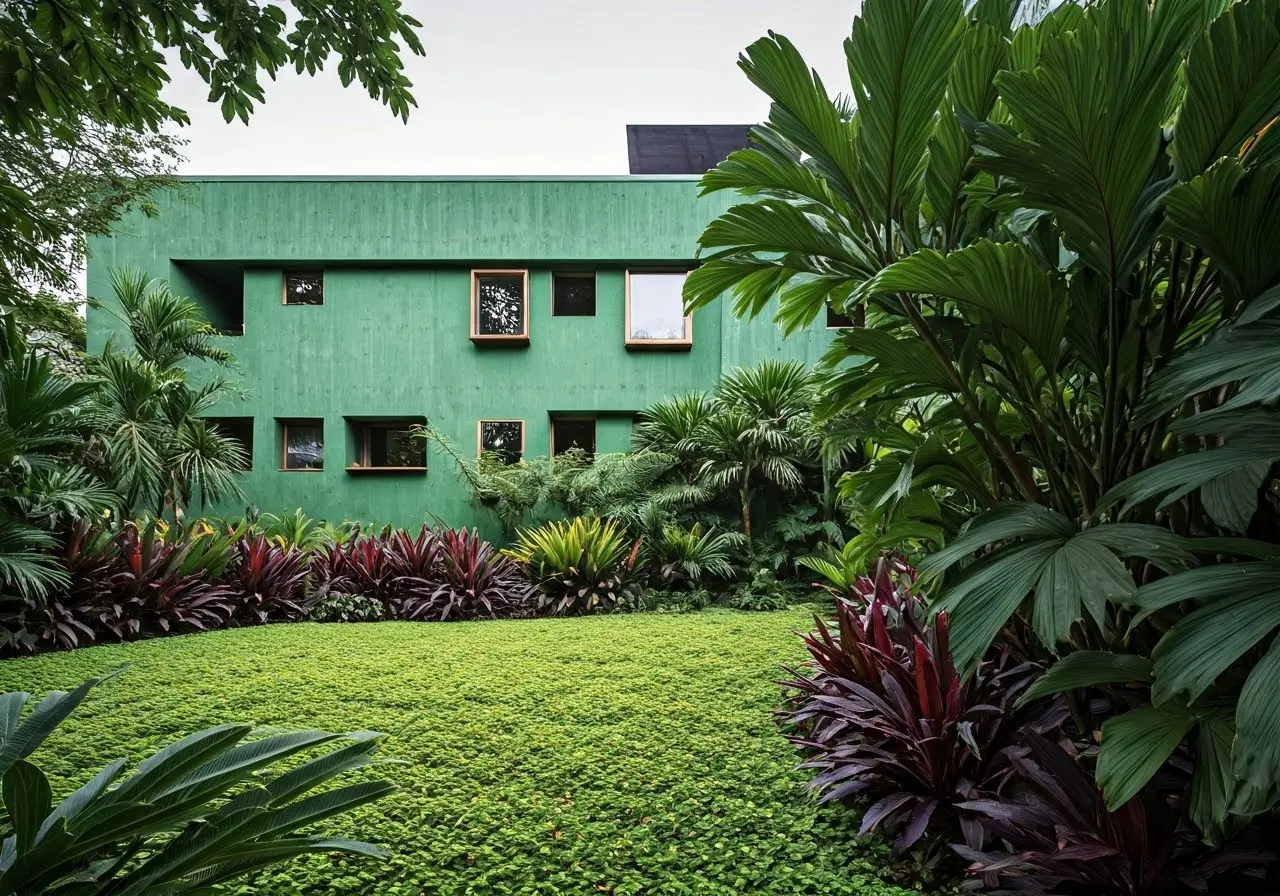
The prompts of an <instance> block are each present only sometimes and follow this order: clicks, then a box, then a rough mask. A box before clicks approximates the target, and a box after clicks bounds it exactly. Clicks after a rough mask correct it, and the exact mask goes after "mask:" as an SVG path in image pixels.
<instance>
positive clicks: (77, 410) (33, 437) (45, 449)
mask: <svg viewBox="0 0 1280 896" xmlns="http://www.w3.org/2000/svg"><path fill="white" fill-rule="evenodd" d="M0 327H2V329H0V596H4V597H15V596H16V597H19V598H24V599H29V600H30V599H39V598H41V597H43V596H44V595H46V594H48V593H49V591H51V590H52V589H53V588H55V587H57V586H58V585H61V584H63V583H65V581H66V573H65V572H64V571H63V570H62V569H61V568H60V567H59V566H58V565H57V563H56V562H55V560H54V558H53V557H52V556H51V555H49V554H47V553H45V551H46V549H48V548H51V547H54V546H55V545H56V539H55V537H54V533H55V532H56V531H57V530H58V529H59V528H60V527H61V526H62V525H63V524H64V523H65V522H66V521H67V520H68V519H70V518H73V517H77V516H89V515H97V514H99V513H101V512H102V511H103V510H104V509H105V508H107V507H110V506H111V505H113V504H114V503H115V496H114V495H113V494H112V493H111V492H110V491H109V490H108V489H106V488H105V487H103V486H102V484H101V483H99V482H97V481H95V480H94V479H93V478H92V477H91V476H90V475H89V473H88V472H87V471H85V470H84V468H82V467H80V466H79V465H78V464H77V463H76V462H75V458H76V457H77V456H78V455H79V453H80V451H81V448H82V446H83V439H82V436H81V427H82V415H83V411H84V407H85V403H86V400H87V399H88V397H89V395H90V393H91V392H92V390H93V387H92V385H91V384H89V383H84V382H73V381H71V380H68V379H66V378H64V377H61V376H58V375H57V374H55V373H54V372H53V369H52V367H51V361H50V358H49V357H48V356H47V355H44V354H42V353H40V352H39V351H38V350H37V349H36V348H35V347H33V346H32V345H30V344H28V342H27V339H26V337H25V336H24V334H23V333H21V332H20V331H19V329H18V327H17V325H16V323H15V321H14V319H13V317H12V316H10V315H6V316H4V318H3V321H2V323H0ZM11 592H13V593H11Z"/></svg>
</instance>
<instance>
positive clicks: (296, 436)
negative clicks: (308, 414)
mask: <svg viewBox="0 0 1280 896" xmlns="http://www.w3.org/2000/svg"><path fill="white" fill-rule="evenodd" d="M280 445H281V458H280V465H281V469H283V470H323V469H324V421H323V420H289V421H287V422H282V423H281V424H280Z"/></svg>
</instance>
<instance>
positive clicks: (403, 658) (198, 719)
mask: <svg viewBox="0 0 1280 896" xmlns="http://www.w3.org/2000/svg"><path fill="white" fill-rule="evenodd" d="M807 622H808V618H807V616H806V615H805V614H804V613H803V612H799V611H796V612H785V613H768V614H746V613H734V612H730V611H708V612H703V613H697V614H690V615H655V614H645V615H626V616H610V617H591V618H583V619H554V620H540V621H519V622H485V623H458V624H453V625H417V624H412V623H379V624H372V625H324V626H321V625H315V624H296V625H278V626H267V627H262V628H252V629H240V630H228V631H219V632H214V633H211V634H207V635H196V636H187V637H178V638H169V639H164V640H156V641H149V642H139V643H133V644H127V645H121V646H113V647H100V648H91V649H86V650H79V651H74V652H71V653H57V654H47V655H43V656H40V657H36V658H33V659H22V660H9V661H5V662H2V663H0V690H15V689H22V690H33V691H37V692H45V691H48V690H50V689H52V688H57V687H62V688H65V687H67V686H70V685H74V684H76V683H78V682H80V681H81V680H83V679H85V678H87V677H89V676H91V675H95V674H100V673H102V672H105V671H108V670H111V669H115V668H118V667H119V666H122V665H125V664H128V663H132V664H133V665H132V667H131V668H130V669H128V670H127V671H126V672H125V673H124V674H122V675H120V676H119V677H118V678H116V679H114V680H112V681H110V682H107V683H106V684H104V685H102V686H101V687H100V688H99V689H97V690H96V691H95V692H94V694H93V695H92V696H91V697H90V699H89V700H88V701H87V702H86V704H85V705H84V706H83V707H82V709H81V710H80V711H78V712H77V713H76V715H74V716H73V717H72V718H71V719H70V720H69V721H68V722H66V723H65V724H64V726H63V728H62V730H61V731H59V733H58V734H57V735H55V737H54V738H52V739H51V740H50V741H49V742H48V744H46V746H45V747H43V748H42V752H41V753H40V754H38V758H39V759H40V760H41V761H42V764H43V766H44V767H45V768H46V769H47V770H48V772H49V773H50V775H51V776H53V777H55V778H56V779H57V784H56V786H59V787H60V788H61V789H69V788H71V787H72V786H75V785H78V784H80V783H82V782H83V781H84V780H85V779H87V777H88V776H89V775H90V774H91V773H92V772H93V771H94V770H96V769H98V768H100V767H101V766H102V765H104V764H105V763H106V762H108V761H109V760H111V759H113V758H116V757H119V756H128V757H130V758H132V759H136V758H138V757H140V756H142V755H144V754H145V753H146V752H148V751H151V750H154V749H156V748H158V747H160V746H161V745H162V744H164V743H165V742H168V741H171V740H173V739H174V738H176V737H178V736H180V735H182V734H185V733H188V732H191V731H195V730H197V729H200V728H205V727H208V726H211V725H215V724H219V723H222V722H232V721H235V722H244V721H252V722H255V723H258V724H261V725H263V726H289V727H322V728H328V729H333V730H341V731H352V730H357V729H364V728H369V729H377V730H380V731H385V732H389V733H391V734H392V737H391V738H390V739H389V740H388V742H387V744H386V748H385V752H386V754H387V755H388V756H389V757H391V758H395V759H398V760H401V761H402V762H403V764H397V765H387V766H385V767H383V768H380V769H378V771H379V772H380V773H381V774H382V775H384V776H385V777H388V778H390V779H392V780H394V781H395V782H396V783H397V784H398V785H399V786H400V788H401V790H400V791H399V792H398V793H396V794H394V795H392V796H390V797H388V798H386V799H385V800H383V801H382V802H380V803H377V804H374V805H371V806H368V807H365V808H364V809H362V810H360V811H358V812H356V813H354V814H353V815H352V816H351V817H349V818H343V819H339V820H338V821H337V822H336V823H331V824H332V825H333V826H334V827H335V830H334V833H335V834H346V835H351V836H358V837H360V838H362V839H365V840H369V841H372V842H374V843H377V844H379V845H382V846H384V847H386V848H387V849H389V850H391V851H392V852H393V853H394V855H393V857H392V858H391V859H390V860H389V861H387V862H385V863H379V862H377V861H373V860H367V861H366V860H351V859H345V858H344V859H336V858H329V857H325V856H321V857H313V858H311V859H307V860H304V861H301V862H298V863H295V864H293V865H289V866H286V867H284V868H283V869H280V870H276V871H272V872H270V873H267V874H264V875H263V876H261V877H259V878H258V879H256V880H253V881H251V882H250V883H248V884H245V885H244V886H243V887H241V889H240V892H242V893H255V894H285V893H289V894H293V893H299V892H305V893H369V894H373V893H377V894H402V896H408V894H414V896H417V894H441V896H446V894H448V896H454V894H457V896H461V894H593V896H595V894H602V893H603V894H610V893H611V894H619V896H621V894H642V893H643V894H650V893H654V894H697V896H717V894H725V896H728V894H735V896H736V894H745V893H752V894H778V896H783V894H785V896H800V894H831V896H838V894H859V896H890V894H902V893H905V891H902V890H898V889H896V888H894V887H891V886H889V885H887V884H885V883H883V882H882V881H881V880H880V879H879V878H878V877H877V872H878V871H879V870H881V869H883V868H884V867H886V866H887V863H888V855H887V850H885V849H884V848H883V847H880V846H873V845H871V844H869V843H856V842H854V841H853V840H852V839H851V838H850V837H849V829H850V826H851V825H852V824H853V820H852V819H850V818H848V817H846V816H845V815H844V813H843V812H842V811H841V810H838V809H832V808H827V809H824V810H823V811H822V812H821V813H818V812H817V811H816V809H815V806H814V804H813V801H812V800H811V799H810V798H809V797H808V796H807V795H806V794H805V793H803V792H802V791H801V790H800V787H801V784H802V782H803V780H804V779H805V774H804V773H803V772H799V771H797V770H796V769H795V764H796V761H797V759H796V754H795V752H794V750H793V749H792V748H791V747H790V746H789V745H788V744H787V743H786V742H785V741H784V740H783V738H782V737H781V736H780V735H779V734H778V733H777V731H776V729H775V727H774V723H773V721H772V718H771V712H772V710H773V709H774V708H775V707H776V706H777V705H778V696H779V689H778V685H777V684H776V681H777V680H778V679H779V677H780V672H779V666H780V664H783V663H788V662H798V661H799V660H801V659H802V658H803V656H804V649H803V646H802V645H801V643H800V641H799V639H798V638H796V637H795V636H794V635H793V634H792V633H791V630H792V629H794V628H799V627H804V626H806V625H807Z"/></svg>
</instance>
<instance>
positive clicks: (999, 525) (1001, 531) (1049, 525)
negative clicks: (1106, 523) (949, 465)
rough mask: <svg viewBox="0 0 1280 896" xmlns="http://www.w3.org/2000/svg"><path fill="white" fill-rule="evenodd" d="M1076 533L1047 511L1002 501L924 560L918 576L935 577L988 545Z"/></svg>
mask: <svg viewBox="0 0 1280 896" xmlns="http://www.w3.org/2000/svg"><path fill="white" fill-rule="evenodd" d="M1075 531H1076V528H1075V524H1074V523H1072V522H1071V521H1070V520H1069V519H1067V518H1066V517H1064V516H1063V515H1062V514H1060V513H1057V512H1056V511H1053V510H1050V509H1049V508H1047V507H1044V506H1042V505H1040V504H1030V503H1027V502H1025V501H1005V502H1003V503H1001V504H997V505H996V506H995V507H993V508H992V509H991V510H989V511H987V512H986V513H983V514H981V515H980V516H977V517H975V518H974V519H972V520H970V522H969V524H968V525H967V526H966V527H965V529H964V530H963V532H962V533H961V534H960V536H959V537H958V538H956V539H955V540H954V541H952V542H951V544H949V545H947V546H946V547H945V548H943V549H942V550H940V551H936V552H935V553H932V554H930V555H929V556H928V557H925V558H924V560H922V561H921V562H920V564H919V566H918V569H919V571H920V574H921V575H936V574H938V573H941V572H945V571H946V570H947V569H949V568H951V567H952V566H954V565H955V564H956V563H958V562H959V561H961V560H964V559H965V558H967V557H970V556H972V555H973V554H975V553H977V552H978V551H980V550H982V549H983V548H985V547H987V546H989V545H993V544H997V543H999V542H1003V541H1008V540H1009V539H1012V538H1018V537H1036V538H1062V539H1066V538H1070V537H1071V536H1072V535H1073V534H1075Z"/></svg>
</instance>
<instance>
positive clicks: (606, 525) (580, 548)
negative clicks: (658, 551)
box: [504, 517, 640, 616]
mask: <svg viewBox="0 0 1280 896" xmlns="http://www.w3.org/2000/svg"><path fill="white" fill-rule="evenodd" d="M639 548H640V545H639V543H636V544H635V545H631V544H629V543H628V541H627V539H626V536H625V535H624V534H623V532H622V529H621V527H620V526H619V525H618V524H617V523H616V522H615V521H612V520H600V519H596V518H589V517H577V518H575V519H573V520H568V521H564V520H554V521H552V522H548V523H545V524H543V525H542V526H540V527H538V528H537V529H526V530H523V531H521V533H520V540H519V542H517V543H516V544H515V545H514V546H512V547H510V548H508V549H507V550H506V551H504V553H505V554H506V555H507V556H509V557H511V558H512V559H514V560H516V561H518V562H519V563H521V564H523V566H524V568H525V571H526V574H527V575H528V576H529V578H530V581H531V582H532V583H533V587H534V592H535V594H536V596H537V608H538V610H539V611H540V612H544V613H549V614H550V615H553V616H579V615H582V614H585V613H595V612H605V613H610V612H613V611H615V610H624V609H628V608H630V607H632V606H633V605H634V604H635V603H636V599H637V595H638V592H639V588H638V586H637V584H636V583H635V582H634V581H633V569H634V566H635V560H636V555H637V553H638V551H639Z"/></svg>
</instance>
